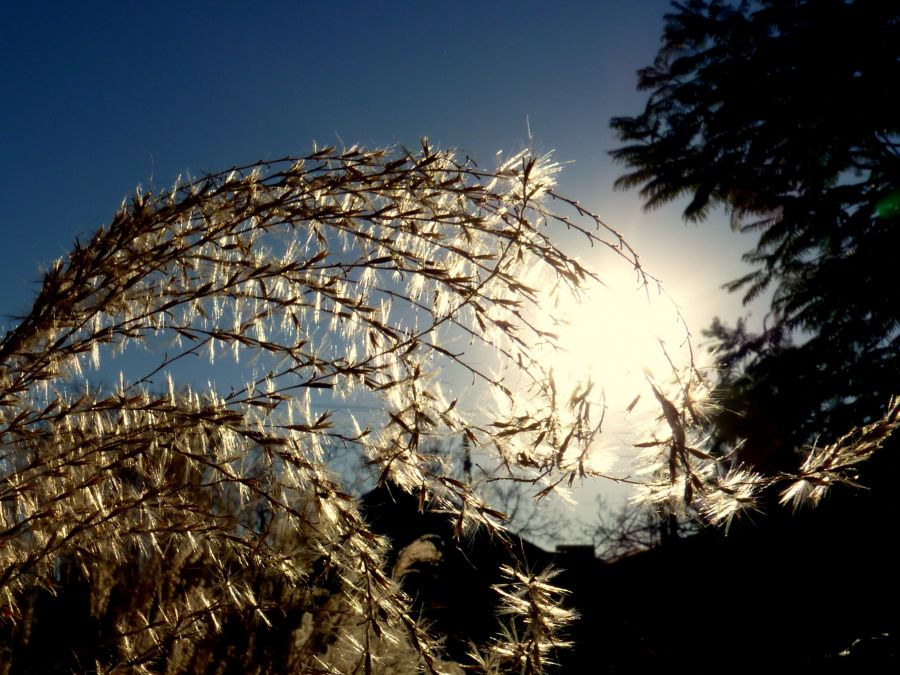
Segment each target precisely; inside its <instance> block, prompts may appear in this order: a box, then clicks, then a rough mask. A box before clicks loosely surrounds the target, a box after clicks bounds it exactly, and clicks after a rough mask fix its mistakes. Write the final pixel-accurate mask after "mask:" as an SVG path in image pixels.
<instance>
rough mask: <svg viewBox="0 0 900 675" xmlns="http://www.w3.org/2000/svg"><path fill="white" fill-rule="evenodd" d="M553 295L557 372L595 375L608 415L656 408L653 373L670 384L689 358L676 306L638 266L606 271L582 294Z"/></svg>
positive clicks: (573, 378) (566, 377)
mask: <svg viewBox="0 0 900 675" xmlns="http://www.w3.org/2000/svg"><path fill="white" fill-rule="evenodd" d="M548 302H553V303H554V305H553V309H552V310H551V314H552V316H553V319H554V320H555V321H556V322H557V331H558V333H559V337H560V339H559V346H560V347H561V349H559V350H558V351H553V352H549V353H548V354H547V356H548V358H550V359H551V365H552V367H553V371H554V377H555V378H556V379H557V381H558V382H561V383H568V384H569V385H570V386H573V385H574V384H575V383H576V382H579V381H584V380H585V379H586V378H590V379H591V381H592V382H593V383H594V384H595V387H596V389H597V390H598V391H599V392H600V396H602V399H601V400H602V402H603V404H604V405H605V406H606V409H607V412H608V414H609V415H612V416H616V417H618V416H625V415H626V414H627V415H629V416H632V417H634V418H636V417H638V416H639V415H640V413H643V412H646V411H647V410H654V411H655V410H658V406H657V403H656V401H655V400H654V396H653V392H652V390H651V388H650V386H649V383H648V380H650V381H652V382H654V383H656V384H657V385H658V386H665V385H667V384H668V383H669V382H670V380H671V379H672V377H673V374H674V371H673V369H683V368H686V367H688V366H689V365H690V351H689V345H688V342H687V328H686V327H685V325H684V323H683V321H682V320H681V316H680V314H679V312H678V308H677V306H676V305H675V304H674V303H673V302H672V300H671V299H670V298H669V297H668V296H666V295H664V294H662V293H660V292H659V291H658V290H657V288H656V287H655V286H652V285H651V286H646V287H645V286H644V285H643V284H642V283H640V280H638V279H636V278H635V275H634V274H633V273H631V274H628V273H626V274H621V275H619V276H618V277H615V278H607V277H604V280H603V284H602V285H600V284H596V285H594V286H592V287H590V288H588V289H587V290H586V292H585V293H584V295H583V296H582V297H581V298H580V299H578V300H576V299H574V298H571V297H566V298H565V299H562V298H560V299H556V300H548Z"/></svg>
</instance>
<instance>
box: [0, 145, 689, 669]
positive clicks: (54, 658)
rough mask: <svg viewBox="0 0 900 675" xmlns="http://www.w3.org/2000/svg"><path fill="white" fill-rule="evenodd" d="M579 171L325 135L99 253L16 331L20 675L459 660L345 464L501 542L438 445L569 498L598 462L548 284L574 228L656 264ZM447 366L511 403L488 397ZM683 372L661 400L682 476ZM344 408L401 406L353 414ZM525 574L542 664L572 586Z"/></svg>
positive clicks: (156, 204)
mask: <svg viewBox="0 0 900 675" xmlns="http://www.w3.org/2000/svg"><path fill="white" fill-rule="evenodd" d="M557 169H558V167H557V165H555V164H554V163H552V162H551V161H550V160H549V158H548V157H536V156H534V155H532V154H530V153H527V152H526V153H520V154H517V155H514V156H512V157H510V158H509V159H507V160H506V161H502V162H501V163H500V164H499V166H498V167H497V168H496V169H493V170H483V169H481V168H479V167H477V166H476V165H475V164H474V163H472V162H471V161H469V160H466V161H461V160H459V159H458V158H457V157H456V156H455V155H454V154H453V153H451V152H446V151H440V150H436V149H434V148H432V147H431V146H430V145H429V144H428V142H427V141H423V143H422V147H421V149H420V150H418V151H417V152H415V153H412V152H407V151H399V150H364V149H360V148H357V147H352V148H349V149H344V150H336V149H334V148H315V149H314V150H313V151H312V152H311V153H310V154H308V155H307V156H305V157H297V158H295V157H289V158H285V159H281V160H277V161H271V162H260V163H256V164H252V165H248V166H243V167H236V168H233V169H231V170H229V171H225V172H222V173H218V174H213V175H209V176H205V177H203V178H201V179H198V180H192V181H186V182H179V183H177V184H176V185H175V187H173V188H172V189H171V190H170V191H167V192H164V193H160V194H152V193H147V194H144V193H141V192H140V191H139V192H138V193H137V194H136V195H135V196H134V197H133V198H132V199H131V200H130V201H128V202H127V203H123V205H122V207H121V208H120V209H119V210H118V211H117V212H116V214H115V216H114V217H113V219H112V221H111V222H110V224H109V225H108V226H105V227H102V228H100V229H99V230H98V231H97V233H96V234H94V235H93V236H92V237H91V238H90V239H88V240H85V241H80V242H76V243H75V245H74V247H73V249H72V251H71V253H70V254H69V255H68V256H67V257H65V258H63V259H61V260H58V261H57V262H56V263H54V264H53V266H52V267H51V268H50V269H49V271H47V272H46V273H45V274H44V278H43V283H42V286H41V288H40V291H39V292H38V294H37V297H36V299H35V301H34V303H33V305H32V306H31V308H30V309H29V310H28V312H27V313H26V314H25V315H24V316H23V317H22V318H21V319H20V320H19V321H18V323H17V324H16V325H15V326H14V327H13V328H12V329H11V330H10V331H9V332H7V333H6V335H5V337H4V338H3V339H2V341H0V632H2V635H3V639H2V640H0V663H4V664H5V665H4V669H3V672H6V673H17V672H25V671H29V670H30V671H33V670H35V669H43V670H45V671H52V670H62V671H72V670H96V671H97V672H113V671H124V670H128V671H129V672H146V673H151V672H167V673H188V672H200V671H204V672H205V671H206V670H209V669H213V668H216V667H218V664H222V665H224V666H226V667H228V668H229V669H232V668H233V669H236V670H240V671H241V672H259V673H281V672H310V673H357V672H358V673H366V674H369V673H403V672H420V671H426V672H431V673H437V672H458V667H457V666H456V665H455V664H451V663H448V662H446V661H444V660H442V658H441V657H442V652H441V644H440V640H439V639H438V638H437V637H436V636H434V635H432V634H431V633H430V632H429V630H428V629H427V627H425V626H423V625H421V624H420V623H419V622H417V621H416V620H414V619H413V615H412V614H411V612H410V599H409V598H408V597H407V596H406V595H405V594H404V593H403V592H402V590H401V589H400V587H399V586H398V584H397V582H396V581H395V580H394V579H393V578H391V576H390V575H389V574H388V573H387V572H386V567H385V555H386V551H387V546H388V542H386V541H385V540H384V539H383V538H381V537H379V536H377V535H376V534H374V533H373V532H372V530H371V528H370V527H369V525H368V523H367V522H366V521H365V519H364V518H363V516H362V515H361V513H360V510H359V508H358V506H357V501H356V499H355V496H354V495H352V494H351V493H350V489H349V488H348V487H347V485H346V483H345V482H344V481H343V480H342V478H341V477H340V475H339V474H337V473H335V472H334V471H332V469H331V467H330V466H329V457H331V456H332V455H333V453H334V452H335V451H338V450H339V451H341V452H344V453H349V454H352V455H355V456H356V457H359V458H361V459H362V461H364V462H365V463H366V464H367V465H368V466H369V467H370V468H371V470H372V471H373V476H374V480H376V481H377V482H385V481H388V480H389V481H391V482H393V483H394V484H396V485H398V486H400V487H401V488H402V489H404V490H406V491H409V492H412V493H414V494H418V495H419V496H420V504H421V503H424V502H425V500H426V499H427V500H429V501H430V502H433V503H435V504H437V505H438V506H439V507H440V508H442V509H445V510H446V511H447V512H448V513H449V514H450V515H449V517H451V518H452V519H453V520H454V522H455V523H456V532H457V535H460V534H461V533H462V532H464V531H466V530H468V529H469V528H472V527H482V528H487V529H488V530H490V531H491V532H493V533H494V534H496V536H498V537H501V538H502V536H503V520H504V518H503V514H502V513H500V512H498V511H496V510H495V509H493V508H491V507H490V505H488V504H487V503H485V502H484V501H483V500H482V499H480V498H479V497H478V496H477V495H475V494H474V493H473V491H472V489H471V486H470V485H469V484H468V483H467V482H466V481H465V480H459V479H458V478H455V477H453V476H451V475H449V473H447V472H446V471H445V470H444V469H443V467H442V465H441V464H440V463H435V462H434V461H433V457H432V454H431V453H430V452H429V451H428V448H429V447H433V446H434V444H436V443H440V442H441V441H442V440H443V439H447V438H451V437H456V438H459V437H465V438H466V439H467V443H469V444H470V445H471V447H472V449H473V451H477V452H484V453H489V454H490V455H492V457H493V459H494V460H495V461H496V462H497V466H498V467H499V468H498V475H497V479H498V480H512V481H528V482H530V483H532V484H536V485H541V486H544V488H543V490H542V492H546V491H552V490H553V489H554V488H555V487H556V486H557V485H560V484H562V483H568V484H571V482H572V481H573V480H576V479H581V478H583V477H586V476H591V475H592V474H593V473H594V472H593V470H592V468H591V464H590V462H589V461H587V459H588V458H589V453H590V448H591V444H592V442H593V441H594V439H595V437H596V436H597V435H598V434H599V433H600V432H601V428H600V425H599V424H596V423H593V422H591V420H597V419H598V418H601V419H602V415H598V414H597V413H596V411H595V412H594V413H593V416H592V412H591V409H592V406H596V402H595V401H592V400H591V398H590V397H589V396H587V394H581V395H576V394H573V395H571V396H563V395H559V394H558V392H557V391H556V388H555V385H554V382H553V378H552V372H551V370H550V368H549V366H548V365H547V364H546V363H544V362H543V360H541V359H538V358H536V357H535V354H534V350H533V345H535V344H538V343H540V344H545V343H547V342H549V343H553V342H554V340H555V336H554V335H553V334H551V333H549V332H547V331H546V330H544V329H542V328H540V327H539V326H540V325H542V324H540V323H537V322H535V321H534V320H533V317H535V316H536V315H539V314H540V313H541V312H542V311H546V309H545V308H543V307H542V306H541V304H540V302H539V301H538V297H539V294H538V291H537V289H536V287H535V286H534V285H532V284H534V283H536V282H535V281H534V280H537V279H542V280H544V281H543V282H542V283H548V284H550V285H555V286H556V287H557V288H558V291H559V292H560V293H570V292H577V290H578V288H579V287H580V285H581V284H583V283H584V282H585V280H587V279H590V278H593V277H594V275H593V273H592V272H591V271H590V270H588V269H587V268H586V267H584V266H583V265H582V263H580V262H578V261H577V260H576V259H574V258H573V257H571V256H569V255H567V254H566V253H564V252H563V250H562V249H561V248H560V247H559V246H557V245H556V244H555V243H554V240H553V238H552V237H551V234H552V232H553V230H554V228H560V227H563V228H567V229H569V230H572V231H574V232H576V233H577V235H578V236H580V237H582V238H583V239H584V241H585V242H588V243H590V244H591V245H596V246H599V247H605V248H607V249H609V250H610V251H612V252H613V253H614V254H615V255H616V256H618V257H619V258H620V259H621V260H622V262H623V263H624V264H627V265H630V266H631V267H632V268H633V269H634V270H635V272H636V274H637V275H638V277H639V279H640V280H642V283H648V284H649V283H655V280H654V279H653V278H652V277H650V276H649V275H647V274H646V273H645V272H644V271H643V270H642V268H641V266H640V263H639V261H638V258H637V255H636V254H635V253H634V251H633V250H632V249H631V248H630V247H629V246H628V244H627V243H626V242H625V241H624V240H623V239H622V237H621V236H619V235H618V233H616V232H615V231H614V230H612V229H610V228H609V227H607V226H605V225H604V224H603V223H602V222H601V221H600V220H599V219H598V218H596V217H595V216H593V215H592V214H590V213H588V212H586V211H585V210H584V209H582V208H581V207H579V206H578V205H577V203H575V202H573V201H570V200H566V199H563V198H562V197H560V196H559V195H557V194H556V193H555V192H554V191H553V180H554V175H555V173H556V171H557ZM551 203H552V204H554V205H556V206H557V207H558V210H557V211H554V210H551V209H550V208H549V205H550V204H551ZM485 353H490V354H492V355H493V358H495V359H497V360H498V361H499V363H500V364H501V365H500V366H499V367H498V369H497V370H496V371H494V370H490V369H488V368H485V367H483V366H482V365H481V363H482V362H483V358H482V356H483V354H485ZM442 368H443V370H441V369H442ZM448 372H455V373H457V374H459V373H463V374H465V375H466V377H467V378H468V379H469V380H470V381H473V382H475V383H476V384H477V385H478V387H480V388H481V389H482V390H489V391H491V392H494V393H495V394H498V395H499V397H500V398H501V399H503V398H505V399H507V400H508V401H510V402H511V404H510V405H509V406H508V407H506V408H503V407H498V409H497V410H494V411H492V410H491V409H487V408H480V409H479V412H478V414H472V413H469V412H465V411H464V409H465V408H466V406H463V405H458V401H459V395H460V393H458V392H456V391H454V389H453V388H452V387H449V386H442V384H443V385H446V384H447V383H446V379H447V378H446V377H445V375H446V373H448ZM512 373H514V374H516V376H517V377H518V382H520V385H517V388H515V389H514V388H512V387H511V386H510V385H509V384H508V382H510V381H512V379H511V377H510V375H511V374H512ZM439 376H440V377H441V378H442V380H441V381H440V382H439V381H438V377H439ZM457 379H459V378H457ZM214 380H218V382H216V381H214ZM683 382H686V383H687V384H686V386H684V387H682V389H681V390H680V391H681V394H680V398H677V397H676V398H675V399H674V400H670V399H669V398H666V397H665V396H663V395H662V394H660V395H659V399H660V403H661V404H662V406H663V410H664V413H665V415H664V417H666V418H667V419H669V417H670V412H669V411H670V408H671V409H672V410H675V416H674V417H672V418H671V419H672V420H675V425H674V426H672V424H670V430H671V431H672V432H673V433H672V434H671V435H672V438H674V439H675V441H674V443H675V445H676V446H677V447H675V446H673V445H672V442H668V445H666V443H667V442H666V441H664V440H663V439H659V440H658V443H657V445H655V446H654V447H655V448H657V449H658V450H659V453H658V454H660V455H661V456H665V455H666V454H667V453H668V455H669V456H670V457H673V458H674V459H673V460H672V461H670V462H669V463H668V464H666V465H665V466H669V467H670V468H671V470H672V472H673V474H672V480H673V481H674V480H676V479H678V480H681V479H680V478H678V476H677V475H676V474H678V475H681V474H680V473H679V472H682V471H683V468H684V467H685V466H687V465H686V464H685V463H684V462H685V460H686V459H687V458H688V457H689V455H691V450H690V448H689V447H688V446H687V444H686V442H684V441H679V440H678V439H679V438H682V436H683V435H680V431H679V426H678V425H684V424H687V425H688V426H691V425H693V424H694V422H693V421H689V417H688V412H687V411H689V410H691V393H692V392H693V391H695V389H696V387H695V384H696V382H697V379H696V377H695V375H694V373H693V371H692V372H691V373H690V374H689V375H688V380H683ZM691 383H695V384H691ZM581 391H583V392H585V391H588V389H587V388H585V389H583V390H581ZM463 393H465V391H463ZM341 401H345V402H354V401H365V402H367V403H368V404H369V405H376V406H378V407H379V409H380V410H381V411H383V414H382V415H381V416H380V417H379V418H377V419H376V420H375V421H370V422H369V423H368V424H361V423H359V422H357V421H356V420H354V419H352V418H351V419H350V420H349V421H348V422H346V423H344V422H341V421H338V420H337V419H336V418H335V415H334V414H333V408H329V405H330V404H335V405H337V404H340V402H341ZM323 406H324V409H323ZM504 410H506V413H504ZM670 422H671V420H670ZM654 442H656V441H654ZM673 448H674V449H673ZM693 454H696V453H693ZM663 470H664V469H663ZM686 475H688V476H689V478H690V480H688V481H687V482H685V483H684V485H685V486H688V485H690V484H691V483H692V482H693V481H694V478H693V476H694V473H690V472H688V473H687V474H686ZM698 475H699V474H698ZM673 484H674V483H673ZM678 484H679V485H681V483H678ZM680 489H681V488H679V490H680ZM687 492H688V490H687V487H685V489H684V491H683V492H681V493H680V494H681V496H682V497H683V498H684V499H685V500H688V501H690V500H691V499H692V497H691V495H690V494H687ZM697 492H700V490H698V491H697ZM508 574H509V576H510V577H511V583H513V584H514V586H513V587H511V588H505V589H504V595H503V597H504V598H505V602H506V606H507V608H508V609H509V610H510V611H512V610H515V611H516V612H519V613H520V614H522V613H524V614H523V616H526V618H525V619H523V620H520V621H519V624H517V625H520V628H521V629H522V630H524V631H525V634H524V635H523V636H522V637H521V638H518V637H514V636H511V634H508V635H507V639H505V640H504V639H503V638H502V637H501V638H498V642H497V643H496V644H495V645H493V647H492V649H493V653H494V654H495V655H499V656H498V658H499V660H500V661H501V662H503V663H507V664H508V660H509V658H512V659H513V660H515V661H516V663H519V661H521V660H522V659H525V661H524V663H526V664H527V668H528V670H527V672H538V671H539V670H540V669H541V667H542V663H543V660H544V659H545V658H546V654H547V651H548V648H549V647H548V646H550V645H560V644H561V643H563V642H564V639H563V638H561V637H560V636H559V631H560V630H562V629H563V628H564V626H565V623H566V621H567V619H568V614H567V613H566V612H564V611H562V610H561V609H560V608H559V602H560V597H559V594H558V593H557V592H556V589H554V588H553V587H552V586H551V585H549V584H548V583H546V582H547V578H546V577H545V576H541V575H531V574H529V573H526V572H525V571H523V570H517V569H514V568H510V569H509V570H508ZM516 589H518V590H516ZM523 603H524V604H523ZM520 610H521V611H520ZM500 657H503V658H500ZM519 665H521V664H519ZM519 665H517V666H516V668H518V667H519ZM473 667H474V666H473ZM498 667H499V666H498ZM504 667H505V666H504ZM491 668H493V666H491ZM485 670H489V668H488V667H487V665H485Z"/></svg>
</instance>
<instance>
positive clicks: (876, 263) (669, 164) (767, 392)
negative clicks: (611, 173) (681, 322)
mask: <svg viewBox="0 0 900 675" xmlns="http://www.w3.org/2000/svg"><path fill="white" fill-rule="evenodd" d="M897 10H898V8H897V6H896V4H895V3H886V2H879V1H877V0H852V1H845V0H792V1H788V2H783V1H781V0H779V1H774V0H761V1H744V2H720V1H715V0H714V1H709V0H690V1H688V2H685V3H674V8H673V11H672V13H670V14H668V15H667V16H666V24H665V32H664V35H663V42H664V44H663V47H662V48H661V50H660V52H659V54H658V56H657V58H656V61H655V62H654V64H653V65H652V66H650V67H648V68H646V69H644V70H642V71H640V73H639V87H640V88H641V89H643V90H646V91H648V92H649V100H648V102H647V105H646V108H645V109H644V111H643V112H642V113H641V114H639V115H637V116H634V117H619V118H615V119H613V121H612V126H613V127H614V128H615V129H616V130H617V132H618V134H619V137H620V138H621V139H622V140H623V141H626V142H629V143H630V144H629V145H626V146H624V147H622V148H620V149H617V150H615V151H614V152H613V153H612V154H613V156H614V157H615V158H616V159H617V160H619V161H621V162H623V163H624V164H626V165H627V166H628V168H629V172H628V173H627V174H625V175H624V176H623V177H622V178H620V179H619V182H618V185H619V186H620V187H632V186H636V187H640V188H641V195H642V196H643V197H644V199H645V200H646V204H647V206H648V207H655V206H659V205H661V204H663V203H666V202H669V201H671V200H673V199H676V198H679V197H687V198H688V200H689V201H688V204H687V206H686V207H685V210H684V217H685V218H686V219H688V220H694V221H696V220H700V219H703V218H704V217H706V216H707V215H708V214H709V213H710V211H711V210H712V209H714V208H717V207H720V206H724V207H725V208H726V209H728V211H729V212H730V214H731V218H732V225H733V227H734V228H735V229H737V230H740V231H741V232H746V233H754V234H757V235H758V239H757V243H756V247H755V249H754V250H752V251H750V252H749V253H747V254H746V255H745V260H746V261H747V262H749V263H750V264H751V265H753V267H754V269H753V271H752V272H750V273H749V274H747V275H745V276H743V277H741V278H740V279H736V280H735V281H733V282H732V283H731V284H729V288H730V290H733V291H742V292H743V293H744V300H745V302H749V301H752V300H754V299H756V298H758V297H760V296H761V294H763V293H765V292H771V293H772V296H771V313H770V314H769V316H768V317H767V319H766V326H765V328H764V330H763V332H762V333H761V334H758V335H756V334H752V333H749V332H747V330H746V327H745V324H743V323H739V324H738V326H737V327H735V328H733V329H732V328H728V327H726V326H724V325H723V324H722V323H721V322H716V323H715V324H714V325H713V327H712V328H711V329H710V331H709V334H710V336H711V337H712V338H713V339H714V344H715V346H716V348H717V349H718V351H719V354H718V356H719V358H720V359H721V361H722V367H723V371H722V378H721V382H720V387H719V390H718V392H717V395H718V399H719V400H718V403H719V405H720V412H719V414H717V415H716V418H715V422H716V424H715V430H716V434H717V440H718V444H719V452H720V454H727V452H728V451H729V450H731V449H734V448H738V452H739V454H740V457H741V459H742V460H743V461H746V462H748V463H750V464H752V465H753V466H756V467H757V468H758V469H760V470H762V471H765V472H766V473H767V474H768V475H777V472H778V471H784V470H796V469H797V467H798V466H800V465H801V464H802V463H803V461H804V457H803V456H802V455H799V454H798V453H797V452H796V450H797V449H798V448H800V447H803V446H805V445H807V444H811V443H813V442H815V441H817V440H818V442H819V443H820V444H827V443H831V442H833V441H835V440H836V439H837V438H838V437H840V436H841V435H842V434H843V433H845V432H846V431H847V430H848V429H850V428H852V427H854V426H856V425H860V424H867V423H871V422H873V421H875V420H877V419H879V418H881V417H882V416H883V415H884V414H885V406H886V405H887V404H888V402H889V400H890V399H891V397H892V396H894V395H896V394H897V393H898V391H900V387H898V375H900V324H898V319H900V301H898V294H897V292H896V288H897V279H896V277H897V271H896V265H895V258H896V252H897V251H898V250H900V210H898V208H897V204H898V199H900V135H898V134H900V117H898V116H897V115H896V114H895V113H894V111H893V109H892V107H891V106H890V105H888V104H886V102H887V101H892V100H896V99H897V97H898V95H900V12H898V11H897ZM795 494H796V493H795Z"/></svg>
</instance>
